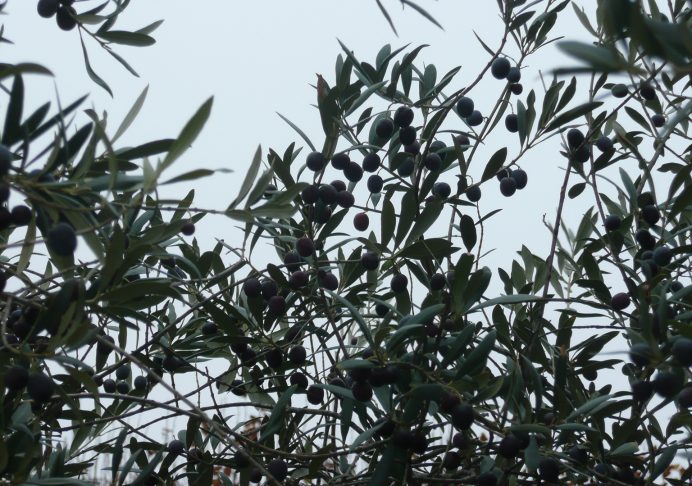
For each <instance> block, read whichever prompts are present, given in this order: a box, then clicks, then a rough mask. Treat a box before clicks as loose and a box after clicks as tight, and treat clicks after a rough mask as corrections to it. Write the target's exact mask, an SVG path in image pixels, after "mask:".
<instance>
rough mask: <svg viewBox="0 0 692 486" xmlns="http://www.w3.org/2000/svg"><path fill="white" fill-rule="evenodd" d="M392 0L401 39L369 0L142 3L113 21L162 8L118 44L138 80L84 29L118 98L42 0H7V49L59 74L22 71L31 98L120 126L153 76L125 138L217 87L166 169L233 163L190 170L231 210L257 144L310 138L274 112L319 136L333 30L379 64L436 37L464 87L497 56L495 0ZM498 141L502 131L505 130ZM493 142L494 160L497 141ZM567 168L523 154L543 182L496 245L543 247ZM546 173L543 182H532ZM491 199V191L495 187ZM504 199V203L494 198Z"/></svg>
mask: <svg viewBox="0 0 692 486" xmlns="http://www.w3.org/2000/svg"><path fill="white" fill-rule="evenodd" d="M98 4H99V3H98V2H94V1H91V0H89V1H86V2H77V4H76V5H78V10H79V11H84V10H86V9H87V7H92V6H95V5H98ZM383 4H384V5H385V6H386V7H387V8H388V9H389V11H390V13H391V14H392V16H393V19H394V20H395V24H396V27H397V30H398V32H399V36H398V37H397V36H396V35H395V34H394V33H393V32H392V30H391V28H390V27H389V25H388V24H387V22H386V20H385V18H384V17H383V16H382V14H381V13H380V11H379V10H378V8H377V5H376V3H375V1H374V0H358V1H355V2H336V1H323V0H317V1H316V0H306V1H299V2H283V1H269V0H264V1H262V0H260V1H253V2H221V1H214V2H205V3H204V8H198V7H197V6H196V5H195V7H191V6H190V5H191V4H190V2H183V1H179V0H149V1H147V2H136V3H134V2H133V4H132V5H131V6H130V7H129V8H128V9H127V10H126V12H125V14H124V15H122V16H121V17H120V19H119V20H118V22H117V24H116V25H115V27H114V28H115V29H122V30H136V29H138V28H141V27H143V26H145V25H148V24H150V23H151V22H153V21H155V20H159V19H163V20H164V23H163V24H162V25H161V27H160V28H159V29H158V30H157V31H156V32H154V34H153V36H154V37H155V38H156V40H157V43H156V44H155V45H153V46H150V47H146V48H132V47H126V46H114V50H115V51H116V52H118V53H119V54H120V55H122V56H123V57H125V58H126V59H127V61H128V62H129V64H130V65H131V66H133V68H134V69H135V70H136V71H137V72H138V73H139V75H140V77H139V78H135V77H133V76H132V75H131V74H130V73H129V72H127V71H126V70H125V69H124V68H122V67H121V66H120V65H119V64H118V63H117V62H116V61H115V60H114V59H113V58H111V57H110V56H109V55H108V54H107V53H105V52H103V50H102V49H100V48H99V46H98V45H96V44H95V42H93V41H91V40H90V39H88V38H87V39H85V42H86V46H87V51H88V53H89V57H90V61H91V64H92V66H93V67H94V70H95V71H96V72H97V73H98V74H99V75H100V76H101V77H102V78H104V79H105V80H106V81H107V82H108V84H109V85H110V87H111V89H112V90H113V93H114V95H115V97H114V98H111V97H110V96H109V95H108V94H107V93H106V92H105V91H104V90H102V89H101V88H99V87H98V86H96V85H95V84H94V83H92V82H91V81H90V80H89V78H88V76H87V74H86V72H85V69H84V61H83V56H82V50H81V47H80V42H79V35H78V33H77V31H76V30H74V31H71V32H63V31H61V30H59V29H58V28H57V27H56V26H55V23H54V20H53V19H43V18H41V17H39V16H38V15H37V14H36V11H35V7H34V2H26V1H22V2H19V1H16V0H14V1H12V0H11V1H10V2H9V5H8V7H7V9H6V10H7V11H8V13H10V14H11V17H10V18H11V21H10V22H6V28H5V36H6V37H9V38H10V39H12V40H13V41H14V43H15V44H16V45H15V46H3V47H2V48H3V56H5V58H6V59H8V60H9V61H27V60H31V61H35V62H40V63H42V64H44V65H45V66H47V67H48V68H50V69H51V70H52V71H53V72H54V73H55V75H56V77H55V79H51V78H47V77H46V78H40V77H34V78H31V79H30V80H28V81H27V82H26V84H27V92H28V93H30V96H29V99H30V100H31V102H33V103H34V104H35V105H36V106H38V105H39V104H40V103H43V102H44V101H45V100H46V99H55V92H56V90H57V93H58V94H59V96H60V99H61V100H62V102H63V103H65V102H66V101H69V100H73V99H76V98H77V97H79V96H81V95H83V94H85V93H89V94H90V97H89V101H88V103H90V104H91V105H92V106H93V107H94V108H95V109H96V110H97V111H98V112H99V113H101V112H103V111H104V110H105V111H107V112H108V118H109V120H111V122H110V123H111V133H113V131H114V130H115V127H116V126H117V125H118V124H119V122H120V120H122V118H123V117H124V116H125V114H126V113H127V111H128V110H129V108H130V106H131V104H132V103H133V102H134V100H135V99H136V98H137V96H138V95H139V94H140V93H141V92H142V90H143V89H144V88H145V87H146V86H149V94H148V96H147V100H146V102H145V105H144V107H143V109H142V111H141V113H140V115H139V117H138V119H137V120H136V121H135V123H134V124H133V125H132V127H131V128H130V130H129V131H128V133H127V134H126V135H125V136H124V137H123V138H122V139H121V141H122V143H123V144H130V145H133V146H134V145H137V144H140V143H143V142H147V141H151V140H156V139H159V138H167V137H174V136H176V135H177V134H178V133H179V131H180V129H181V128H182V126H183V125H184V123H185V122H186V121H187V120H188V118H189V117H190V116H191V115H192V114H193V113H194V112H195V110H196V109H197V108H198V107H199V106H200V105H201V104H202V103H203V102H204V101H205V100H206V99H207V98H208V97H209V96H214V107H213V111H212V114H211V117H210V119H209V121H208V123H207V126H206V127H205V129H204V131H203V132H202V134H201V135H200V137H199V138H198V139H197V141H196V142H195V143H194V145H193V146H192V147H191V149H190V150H188V152H187V153H186V154H185V155H184V156H183V157H182V158H181V159H180V160H179V161H178V162H176V164H175V165H174V166H173V168H172V169H171V170H172V172H171V174H179V173H182V172H186V171H188V170H191V169H193V168H211V169H214V168H224V169H231V170H233V171H235V173H234V174H225V175H223V174H221V175H218V176H215V177H213V178H210V179H207V180H203V181H196V182H195V187H196V188H197V195H196V198H195V206H197V207H203V208H215V209H219V208H225V207H226V206H227V205H228V203H229V202H230V201H231V200H232V199H233V198H234V197H235V195H236V192H237V190H238V187H239V185H240V181H241V180H242V176H243V175H244V171H245V169H246V168H247V166H248V165H249V163H250V161H251V159H252V155H253V154H254V152H255V150H256V148H257V146H258V145H261V146H262V147H263V150H264V153H265V154H266V153H267V151H268V148H269V147H272V148H274V149H275V150H276V151H277V152H279V153H283V151H284V149H285V148H286V147H287V146H288V145H289V144H290V143H291V142H297V144H298V146H299V147H300V146H304V144H303V143H302V140H301V139H300V138H299V136H298V135H297V134H296V133H295V132H294V131H293V130H292V129H291V128H289V127H288V125H286V124H285V122H284V121H282V120H281V119H280V117H279V116H277V114H276V113H277V112H279V113H281V114H283V115H284V116H286V117H287V118H289V119H290V120H292V121H293V122H294V123H296V124H297V125H298V126H299V127H301V129H302V130H303V131H304V132H306V133H307V134H308V136H309V137H310V138H311V139H312V140H313V142H314V143H315V145H316V146H321V145H322V141H323V136H324V135H323V131H322V129H321V125H320V119H319V115H318V112H317V110H316V108H314V107H313V106H312V105H313V104H314V103H315V101H316V93H315V90H314V88H313V87H312V85H314V83H315V82H316V73H320V74H322V75H323V76H324V77H325V79H326V80H327V82H328V83H330V84H333V83H334V74H333V73H334V65H335V60H336V57H337V55H339V54H343V52H342V50H341V48H340V46H339V42H338V40H341V41H342V42H343V43H344V44H345V45H346V46H348V48H350V49H352V50H353V51H354V53H355V55H356V56H357V57H358V58H359V59H361V60H367V61H370V62H374V59H375V56H376V54H377V52H378V51H379V50H380V48H381V47H382V46H383V45H385V44H387V43H389V44H391V45H392V47H393V48H398V47H401V46H405V45H409V46H410V48H409V49H412V48H414V47H416V46H418V45H422V44H427V45H428V47H426V48H425V49H424V50H423V52H422V53H421V54H420V55H419V58H418V59H419V64H418V65H419V66H423V65H425V64H434V65H435V66H436V67H437V71H438V73H439V74H438V76H442V73H445V72H447V71H449V70H450V69H452V68H454V67H456V66H461V71H460V73H459V74H458V75H457V78H456V81H455V82H454V83H453V84H452V86H451V87H450V89H458V88H459V87H461V86H463V85H464V83H467V82H469V81H470V80H472V79H473V78H474V77H475V76H476V74H477V72H478V69H479V68H480V66H482V65H484V63H485V62H487V59H488V54H487V53H486V52H485V51H484V50H483V48H481V47H480V45H479V43H478V41H477V40H476V38H475V37H474V32H473V31H475V32H476V33H477V34H478V35H479V36H480V37H481V38H482V39H483V40H484V42H485V43H486V44H488V45H490V46H491V47H494V45H495V44H496V42H497V41H496V39H499V35H500V33H501V30H500V29H501V22H500V20H499V14H498V9H497V5H496V2H491V1H487V2H464V1H457V0H441V1H429V0H423V1H421V2H420V5H421V6H423V7H424V8H426V9H427V10H428V11H429V12H430V13H431V14H432V15H433V16H434V17H435V18H437V19H439V21H440V22H441V24H442V25H443V27H444V30H441V29H439V28H437V27H436V26H434V25H433V24H431V23H430V22H428V21H427V20H425V19H424V18H423V17H421V16H420V15H419V14H417V13H416V12H414V11H413V10H412V9H410V8H406V9H403V10H402V9H401V7H400V3H399V2H398V1H394V0H389V1H387V0H385V1H384V2H383ZM563 17H564V18H560V19H559V20H558V24H557V25H556V27H555V28H554V30H553V32H554V33H555V35H558V34H559V35H562V36H565V38H579V36H583V33H582V31H583V29H581V26H579V25H578V23H577V22H575V20H574V14H573V13H572V12H571V10H570V8H569V7H568V8H567V9H566V10H565V15H564V16H563ZM92 30H94V29H93V28H92ZM506 53H507V54H508V55H510V56H512V55H515V54H516V49H514V50H512V49H511V48H510V49H508V50H507V51H506ZM560 63H563V64H562V65H564V64H565V63H571V61H569V60H568V58H566V57H565V56H564V55H562V54H561V53H559V51H558V50H557V49H556V48H555V47H554V45H551V46H548V47H546V48H545V50H544V51H543V52H542V53H540V54H538V55H535V56H533V57H532V58H530V60H529V63H528V64H527V65H526V69H524V71H523V82H524V84H525V86H527V87H528V86H534V87H535V88H537V89H540V79H539V77H538V73H539V70H543V71H544V72H547V71H549V70H550V69H552V68H554V67H556V66H557V65H558V64H560ZM493 81H494V80H490V81H488V82H483V83H481V84H480V85H479V86H478V87H477V88H476V89H474V91H473V93H472V94H473V97H474V98H475V99H476V103H477V105H480V107H481V110H482V109H483V106H484V105H487V109H490V106H491V104H492V102H493V101H494V100H495V99H496V98H497V95H498V94H499V91H500V90H501V89H502V87H503V86H504V84H503V83H499V82H493ZM526 92H528V89H527V90H526ZM526 92H525V94H524V95H523V97H524V99H525V96H526ZM539 93H540V91H539ZM577 98H578V96H577ZM539 100H540V97H539ZM577 101H579V100H577V99H575V101H574V102H575V103H576V102H577ZM382 108H384V106H382ZM419 119H420V118H419ZM460 127H461V123H457V126H456V127H455V128H460ZM503 133H505V132H503ZM514 138H515V139H516V137H514ZM497 143H504V141H503V140H497ZM514 146H515V147H518V144H517V143H515V144H514ZM486 148H487V152H488V153H487V157H488V158H489V157H490V155H491V154H492V153H493V152H494V151H495V149H496V147H494V146H491V145H489V146H488V147H486ZM510 150H511V149H510ZM307 151H308V150H307V147H306V149H305V150H304V151H303V154H306V153H307ZM511 153H512V152H511V151H510V154H511ZM563 166H564V161H563V160H561V156H559V155H558V154H557V149H556V145H555V144H554V145H552V150H551V151H548V150H543V148H539V150H537V151H535V153H534V155H533V156H532V157H530V158H528V159H527V162H526V163H525V164H523V165H522V167H523V168H524V169H525V170H526V171H527V172H528V174H529V187H531V186H533V187H534V190H533V191H523V192H522V193H521V194H520V195H519V194H518V195H517V196H516V198H515V199H512V200H511V203H512V204H509V205H504V206H505V207H504V209H503V214H501V215H498V216H496V218H498V220H499V219H500V218H501V219H502V222H501V224H498V225H496V226H495V229H497V230H499V232H494V229H493V228H490V227H489V228H488V230H487V231H488V233H487V235H488V236H489V237H491V238H488V240H487V241H493V242H495V241H497V242H499V243H500V244H502V242H506V243H510V241H511V243H512V248H510V247H506V248H502V247H498V250H497V252H498V253H504V254H508V251H509V252H511V251H513V250H516V249H517V248H516V245H514V241H513V240H507V239H504V238H502V235H503V234H512V233H519V232H521V233H522V234H525V235H530V236H531V238H530V240H533V243H534V244H535V245H536V249H537V250H538V249H545V243H546V236H547V233H546V230H545V227H544V225H543V222H542V215H543V214H547V215H549V216H552V215H551V212H552V209H553V207H554V201H556V200H557V198H556V197H555V196H556V194H557V192H556V191H555V190H553V188H555V189H556V188H558V187H559V184H560V181H561V176H562V171H561V167H563ZM477 170H480V167H477ZM478 175H479V174H478ZM539 179H540V183H539V182H538V181H539ZM536 183H538V184H536ZM534 184H536V186H534ZM539 185H540V187H541V189H540V190H536V189H538V186H539ZM485 187H488V189H491V190H494V193H493V194H492V198H493V199H492V201H493V202H486V205H485V208H484V209H486V210H488V211H489V210H490V209H492V205H493V203H495V202H499V201H498V198H502V196H500V193H499V189H498V188H497V187H492V186H490V185H488V186H485ZM187 189H189V186H185V185H184V184H179V185H176V186H175V187H174V188H172V189H171V192H172V193H173V194H179V193H180V191H182V190H187ZM488 189H486V190H485V191H486V194H487V193H488V192H489V191H488ZM164 193H165V191H164ZM546 196H547V197H546ZM486 201H489V200H488V199H487V198H486ZM504 202H505V201H502V203H504ZM501 205H502V204H495V206H496V207H500V206H501ZM507 206H510V207H507ZM583 209H584V208H583V207H580V208H577V209H576V212H577V213H579V212H583ZM517 212H519V214H517ZM219 219H220V220H219ZM205 220H206V221H209V224H206V225H205V224H204V223H202V224H200V225H199V231H198V233H197V236H198V238H199V239H200V241H203V242H204V241H206V242H208V246H209V247H211V246H213V242H214V237H219V238H224V239H226V240H227V241H228V240H229V239H231V238H233V235H234V234H236V233H235V230H233V227H234V225H235V223H234V222H233V221H231V220H227V219H225V218H222V217H219V218H206V219H205ZM219 230H221V231H219ZM495 236H496V237H495ZM529 246H530V247H531V245H529Z"/></svg>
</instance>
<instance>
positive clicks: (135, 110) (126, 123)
mask: <svg viewBox="0 0 692 486" xmlns="http://www.w3.org/2000/svg"><path fill="white" fill-rule="evenodd" d="M148 92H149V86H148V85H147V86H146V87H145V88H144V90H142V92H141V93H140V95H139V96H138V97H137V99H136V100H135V102H134V104H133V105H132V107H131V108H130V111H128V112H127V115H125V118H123V121H122V123H120V126H119V127H118V129H117V130H116V131H115V135H113V138H112V141H113V142H115V141H116V140H117V139H118V138H120V136H121V135H122V134H123V133H125V131H126V130H127V129H128V128H129V127H130V125H132V122H133V121H134V120H135V118H137V115H138V114H139V111H140V110H141V109H142V106H143V105H144V100H145V99H146V97H147V93H148Z"/></svg>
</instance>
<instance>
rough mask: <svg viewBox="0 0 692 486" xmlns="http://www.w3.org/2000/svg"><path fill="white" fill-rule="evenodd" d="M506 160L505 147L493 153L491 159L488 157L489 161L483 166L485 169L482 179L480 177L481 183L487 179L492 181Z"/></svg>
mask: <svg viewBox="0 0 692 486" xmlns="http://www.w3.org/2000/svg"><path fill="white" fill-rule="evenodd" d="M506 159H507V147H502V148H501V149H499V150H498V151H497V152H495V153H494V154H493V156H492V157H490V160H489V161H488V163H487V164H486V165H485V169H484V170H483V177H481V182H482V181H487V180H488V179H492V178H493V177H495V175H496V174H497V173H498V171H499V170H500V168H501V167H502V166H503V165H504V163H505V160H506Z"/></svg>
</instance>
